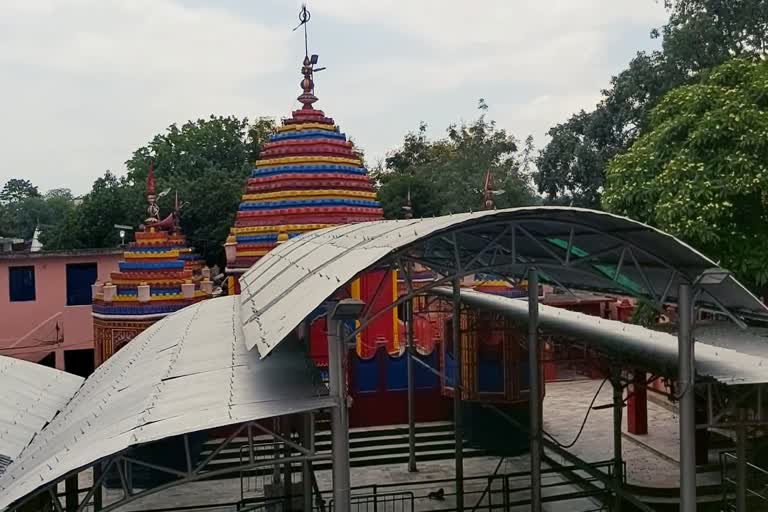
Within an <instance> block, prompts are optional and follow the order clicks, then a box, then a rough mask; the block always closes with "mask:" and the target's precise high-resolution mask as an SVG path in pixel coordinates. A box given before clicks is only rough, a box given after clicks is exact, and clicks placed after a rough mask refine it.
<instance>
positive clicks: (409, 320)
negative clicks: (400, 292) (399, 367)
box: [403, 298, 418, 473]
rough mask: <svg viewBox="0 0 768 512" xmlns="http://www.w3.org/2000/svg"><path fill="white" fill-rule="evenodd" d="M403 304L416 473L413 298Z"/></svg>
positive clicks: (412, 463) (410, 439)
mask: <svg viewBox="0 0 768 512" xmlns="http://www.w3.org/2000/svg"><path fill="white" fill-rule="evenodd" d="M403 306H405V322H406V364H407V371H408V471H409V472H410V473H415V472H417V471H418V469H416V410H415V408H416V388H415V385H414V382H413V364H414V363H413V358H414V357H415V356H416V350H415V347H414V346H413V343H414V340H413V298H411V299H410V300H407V301H406V302H405V303H404V304H403Z"/></svg>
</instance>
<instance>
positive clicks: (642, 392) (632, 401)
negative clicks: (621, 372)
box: [627, 371, 648, 436]
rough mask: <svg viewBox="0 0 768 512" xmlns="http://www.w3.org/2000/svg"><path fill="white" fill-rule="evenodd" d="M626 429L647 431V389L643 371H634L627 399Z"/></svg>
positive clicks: (638, 432)
mask: <svg viewBox="0 0 768 512" xmlns="http://www.w3.org/2000/svg"><path fill="white" fill-rule="evenodd" d="M627 431H628V432H629V433H630V434H636V435H640V436H642V435H645V434H647V433H648V391H647V390H646V388H645V372H641V371H635V373H634V377H633V379H632V388H631V389H630V391H629V398H628V399H627Z"/></svg>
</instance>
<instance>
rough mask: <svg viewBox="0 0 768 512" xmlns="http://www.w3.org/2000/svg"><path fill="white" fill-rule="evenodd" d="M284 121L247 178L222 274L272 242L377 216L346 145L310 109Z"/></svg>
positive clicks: (368, 186) (307, 105)
mask: <svg viewBox="0 0 768 512" xmlns="http://www.w3.org/2000/svg"><path fill="white" fill-rule="evenodd" d="M299 99H300V101H302V102H303V103H304V107H303V108H301V109H299V110H296V111H294V112H293V113H292V115H291V117H290V118H288V119H284V120H283V122H282V125H281V126H280V127H279V128H278V129H277V133H275V134H274V135H272V136H271V137H270V139H269V142H268V143H266V144H265V145H264V147H263V148H262V152H261V154H260V156H259V159H258V160H257V161H256V164H255V167H254V169H253V171H252V172H251V176H250V178H248V181H247V186H246V193H245V194H244V195H243V198H242V202H241V203H240V207H239V209H238V211H237V217H236V219H235V225H234V227H233V228H231V231H230V238H229V239H228V243H227V244H226V250H227V270H228V271H229V272H230V273H240V272H243V271H245V270H246V269H247V268H248V267H250V266H251V265H253V264H254V263H255V262H256V261H258V260H259V258H261V257H262V256H264V255H265V254H267V253H268V252H269V251H270V250H272V249H273V248H274V247H275V246H276V245H277V244H278V238H281V239H284V238H285V236H287V237H288V238H293V237H295V236H298V235H300V234H302V233H305V232H307V231H312V230H315V229H320V228H325V227H329V226H335V225H339V224H350V223H355V222H365V221H371V220H379V219H382V218H383V210H382V209H381V206H380V205H379V203H378V201H377V200H376V192H375V191H374V189H373V185H372V183H371V180H370V178H369V177H368V173H367V171H366V169H365V167H364V166H363V163H362V161H361V159H360V157H359V156H358V155H357V153H356V152H355V149H354V146H353V144H352V142H350V141H348V140H347V137H346V135H345V134H344V133H342V132H341V131H340V130H339V127H338V126H336V125H335V123H334V121H333V119H331V118H330V117H326V115H325V113H324V112H323V111H322V110H317V109H315V108H313V107H312V105H311V104H312V103H314V101H315V100H316V98H314V96H312V97H311V98H309V97H305V96H304V95H302V96H301V97H300V98H299Z"/></svg>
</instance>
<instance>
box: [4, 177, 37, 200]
mask: <svg viewBox="0 0 768 512" xmlns="http://www.w3.org/2000/svg"><path fill="white" fill-rule="evenodd" d="M31 197H40V192H39V191H38V190H37V187H36V186H34V185H33V184H32V182H31V181H29V180H24V179H20V178H12V179H10V180H8V181H7V182H6V183H5V185H3V189H2V190H0V203H3V204H6V205H7V204H10V203H18V202H20V201H23V200H24V199H29V198H31Z"/></svg>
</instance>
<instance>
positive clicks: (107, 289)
mask: <svg viewBox="0 0 768 512" xmlns="http://www.w3.org/2000/svg"><path fill="white" fill-rule="evenodd" d="M116 293H117V286H115V285H113V284H112V283H107V284H105V285H104V297H103V299H102V300H104V302H112V300H113V299H114V298H115V294H116Z"/></svg>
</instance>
